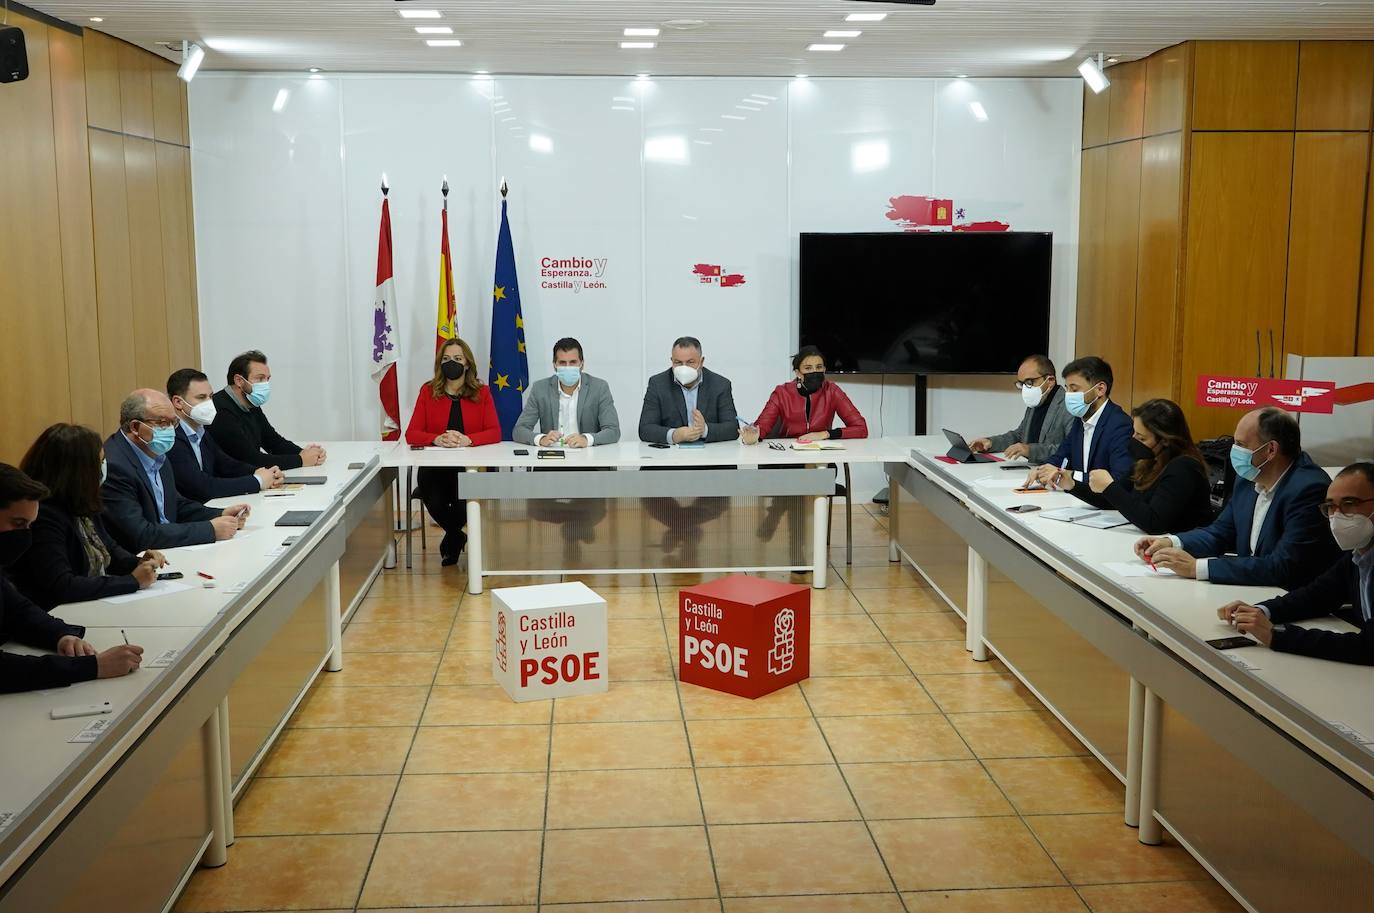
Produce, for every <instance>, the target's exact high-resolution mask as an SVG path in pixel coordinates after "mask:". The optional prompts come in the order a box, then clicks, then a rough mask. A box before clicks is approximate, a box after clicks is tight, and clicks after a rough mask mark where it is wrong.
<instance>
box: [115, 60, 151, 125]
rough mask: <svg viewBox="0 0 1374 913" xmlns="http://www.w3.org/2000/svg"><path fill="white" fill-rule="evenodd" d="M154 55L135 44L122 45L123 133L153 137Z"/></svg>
mask: <svg viewBox="0 0 1374 913" xmlns="http://www.w3.org/2000/svg"><path fill="white" fill-rule="evenodd" d="M151 60H152V55H151V54H149V53H148V52H147V51H145V50H143V49H142V48H137V47H134V46H133V45H132V44H125V43H124V42H122V41H121V42H120V43H119V105H120V110H121V113H122V114H123V118H124V127H123V129H124V132H125V133H127V134H129V135H131V136H144V137H148V138H149V139H151V138H152V136H153V81H152V69H151V67H150V66H149V64H150V62H151Z"/></svg>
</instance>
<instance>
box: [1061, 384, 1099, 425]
mask: <svg viewBox="0 0 1374 913" xmlns="http://www.w3.org/2000/svg"><path fill="white" fill-rule="evenodd" d="M1085 397H1086V394H1085V393H1084V392H1083V391H1082V390H1065V391H1064V408H1065V409H1068V410H1069V415H1072V416H1073V417H1074V418H1082V417H1083V416H1085V415H1087V414H1088V408H1089V407H1090V406H1092V404H1093V403H1095V402H1097V401H1098V399H1100V398H1101V397H1097V396H1094V397H1093V399H1092V402H1088V401H1087V400H1086V399H1085Z"/></svg>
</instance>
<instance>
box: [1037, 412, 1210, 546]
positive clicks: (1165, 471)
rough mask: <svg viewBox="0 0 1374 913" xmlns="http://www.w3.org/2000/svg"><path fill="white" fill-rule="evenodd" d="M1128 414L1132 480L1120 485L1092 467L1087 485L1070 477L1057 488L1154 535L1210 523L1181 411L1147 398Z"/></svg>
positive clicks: (1205, 488)
mask: <svg viewBox="0 0 1374 913" xmlns="http://www.w3.org/2000/svg"><path fill="white" fill-rule="evenodd" d="M1131 416H1132V424H1133V426H1134V432H1133V434H1132V436H1131V439H1130V440H1129V441H1128V442H1127V444H1128V446H1129V447H1130V450H1131V457H1132V458H1133V459H1134V460H1135V465H1134V466H1133V467H1132V469H1131V476H1130V481H1131V483H1132V485H1123V484H1121V481H1120V480H1118V479H1115V478H1113V476H1112V474H1111V472H1110V471H1109V470H1106V469H1094V470H1092V472H1090V473H1088V481H1087V484H1086V485H1085V484H1084V483H1082V482H1075V481H1074V480H1073V477H1072V476H1069V477H1067V478H1065V479H1064V480H1063V483H1062V487H1063V488H1064V489H1065V490H1067V491H1070V492H1072V493H1073V494H1074V495H1076V496H1077V497H1078V498H1079V499H1081V500H1083V501H1086V502H1087V503H1089V504H1091V505H1093V506H1094V507H1100V508H1102V509H1103V510H1117V511H1120V512H1121V515H1122V516H1124V517H1125V518H1126V519H1127V520H1129V521H1130V522H1132V523H1134V524H1135V525H1136V526H1138V527H1140V528H1141V529H1142V530H1144V531H1145V532H1147V533H1151V534H1155V535H1160V534H1164V533H1171V532H1179V531H1181V530H1189V529H1195V528H1197V527H1200V526H1206V525H1207V524H1209V523H1211V522H1212V501H1211V486H1210V484H1209V483H1208V480H1207V464H1206V463H1205V462H1204V460H1203V458H1202V452H1201V451H1199V450H1198V448H1197V445H1196V444H1195V443H1193V436H1192V433H1191V432H1190V431H1189V429H1188V420H1187V419H1186V418H1185V417H1184V415H1183V410H1182V409H1180V408H1179V407H1178V404H1177V403H1175V402H1173V401H1172V400H1167V399H1152V400H1149V401H1147V402H1145V403H1143V404H1141V405H1139V406H1137V407H1136V408H1135V409H1134V410H1132V412H1131ZM1132 486H1133V487H1132Z"/></svg>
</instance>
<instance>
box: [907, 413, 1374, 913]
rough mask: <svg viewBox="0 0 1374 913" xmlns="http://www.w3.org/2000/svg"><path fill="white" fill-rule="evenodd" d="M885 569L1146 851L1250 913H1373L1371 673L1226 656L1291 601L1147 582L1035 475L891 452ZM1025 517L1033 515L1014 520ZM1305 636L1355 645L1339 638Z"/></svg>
mask: <svg viewBox="0 0 1374 913" xmlns="http://www.w3.org/2000/svg"><path fill="white" fill-rule="evenodd" d="M889 443H890V444H891V445H892V446H893V448H894V449H896V450H901V451H904V454H905V456H904V458H903V459H900V460H897V461H894V462H893V463H890V464H888V466H887V467H886V470H887V474H888V476H889V478H890V481H891V485H890V488H889V491H890V502H889V517H888V523H889V531H890V534H891V537H892V540H891V546H890V555H889V557H890V558H892V559H894V560H903V561H907V562H910V563H911V564H912V565H913V566H915V567H916V568H918V569H919V570H920V571H921V572H922V573H923V574H924V575H925V576H926V577H927V578H928V579H929V581H930V583H931V584H932V585H933V586H934V587H935V588H936V589H937V590H938V591H939V592H940V594H941V595H942V596H943V597H944V598H945V600H946V601H947V602H948V603H949V605H950V606H951V608H953V609H954V611H956V612H958V613H959V614H960V615H961V616H962V617H964V619H965V621H966V623H967V624H966V633H967V642H966V646H967V648H968V649H969V650H970V652H971V653H972V655H973V656H974V658H975V659H988V658H990V657H995V658H996V659H997V660H1000V661H1001V662H1002V663H1003V664H1004V665H1005V666H1006V668H1007V669H1008V670H1009V671H1010V672H1011V673H1012V674H1013V675H1014V676H1015V677H1016V678H1017V679H1019V681H1020V682H1021V684H1023V685H1024V686H1025V687H1026V688H1027V689H1028V690H1030V691H1031V692H1032V693H1034V694H1035V696H1036V697H1038V698H1039V699H1040V700H1041V701H1042V702H1043V703H1044V704H1045V706H1046V707H1048V708H1049V709H1050V711H1051V712H1052V713H1054V714H1055V715H1056V716H1057V717H1058V718H1059V719H1060V720H1061V721H1062V722H1063V723H1064V724H1065V725H1066V726H1067V727H1068V728H1069V729H1070V731H1072V732H1073V734H1074V735H1075V736H1076V737H1077V738H1078V739H1079V740H1081V741H1082V742H1083V744H1084V745H1085V746H1086V747H1087V748H1088V750H1089V751H1090V752H1092V754H1093V755H1095V756H1096V757H1097V758H1098V760H1099V761H1101V762H1102V763H1103V764H1104V765H1105V766H1106V767H1107V769H1108V770H1110V771H1111V772H1112V773H1113V774H1114V775H1116V776H1117V777H1118V778H1119V779H1120V780H1121V781H1122V782H1123V783H1124V784H1125V786H1126V790H1125V796H1126V800H1125V807H1124V809H1123V818H1124V820H1125V822H1126V823H1127V824H1130V825H1136V826H1138V827H1139V838H1140V840H1141V841H1142V842H1145V843H1158V842H1160V840H1161V830H1160V829H1161V826H1163V827H1167V828H1168V830H1169V832H1170V833H1171V834H1172V835H1174V837H1176V838H1177V839H1178V840H1179V842H1180V843H1182V844H1183V845H1184V846H1185V847H1186V848H1187V849H1188V850H1189V851H1190V852H1192V854H1193V855H1194V856H1195V857H1196V858H1197V859H1198V860H1199V861H1200V862H1202V864H1203V865H1204V866H1206V867H1207V868H1208V869H1209V870H1210V871H1211V872H1212V874H1213V875H1215V876H1216V877H1217V879H1218V880H1219V881H1220V882H1221V883H1222V884H1223V885H1224V886H1226V887H1227V888H1228V889H1229V890H1231V892H1232V893H1233V894H1234V895H1235V896H1236V897H1238V898H1239V899H1241V900H1242V901H1243V902H1244V903H1245V904H1246V905H1247V906H1249V908H1250V909H1252V910H1257V911H1262V913H1271V911H1281V913H1289V911H1292V913H1298V911H1305V913H1306V911H1312V910H1319V909H1329V910H1342V911H1344V910H1361V909H1363V910H1367V909H1371V901H1370V898H1371V897H1374V700H1371V696H1374V668H1371V667H1368V666H1356V665H1349V664H1342V663H1335V662H1329V661H1325V660H1319V659H1313V658H1309V657H1302V656H1295V655H1292V654H1285V653H1277V652H1274V651H1272V650H1269V649H1267V648H1264V647H1262V646H1259V645H1258V644H1257V645H1255V646H1252V647H1246V648H1240V649H1233V650H1228V651H1222V650H1217V649H1215V648H1214V647H1212V646H1210V645H1208V644H1207V643H1206V641H1207V640H1209V639H1216V638H1221V637H1229V636H1234V635H1236V634H1237V633H1238V632H1237V631H1235V630H1234V629H1233V628H1232V627H1231V626H1230V625H1229V624H1227V623H1225V622H1222V621H1221V620H1219V619H1218V617H1217V614H1216V610H1217V608H1218V607H1220V606H1222V605H1224V604H1226V603H1227V602H1230V601H1231V600H1236V599H1239V600H1244V601H1246V602H1250V603H1252V604H1253V603H1255V602H1258V601H1260V600H1262V599H1265V598H1267V597H1270V596H1273V595H1276V594H1278V593H1280V592H1282V591H1281V590H1279V589H1277V588H1274V587H1264V586H1223V585H1217V584H1212V583H1207V582H1200V581H1196V580H1190V579H1184V578H1180V577H1176V576H1168V575H1160V574H1157V573H1154V572H1152V571H1150V570H1149V569H1148V567H1147V566H1146V565H1145V564H1144V563H1143V562H1141V561H1139V560H1138V559H1137V558H1136V557H1135V555H1134V552H1133V545H1134V543H1135V541H1136V540H1137V539H1138V538H1140V536H1141V535H1142V533H1141V532H1140V530H1138V529H1136V528H1135V527H1133V526H1120V527H1116V528H1111V529H1096V528H1091V527H1087V526H1083V525H1081V524H1079V523H1071V522H1065V521H1063V520H1057V519H1051V518H1049V517H1047V516H1045V514H1046V513H1047V512H1048V511H1051V510H1053V509H1055V508H1062V507H1082V506H1083V502H1081V501H1079V500H1078V499H1077V498H1075V497H1074V496H1073V495H1071V494H1068V493H1064V492H1037V493H1027V494H1020V493H1017V492H1015V491H1014V490H1013V489H1014V488H1016V487H1018V486H1020V485H1021V484H1023V483H1024V481H1025V479H1026V470H1025V469H1024V468H1022V469H1019V470H1004V469H1001V468H1000V467H999V466H998V465H996V464H993V463H976V464H959V465H951V464H949V463H947V462H944V461H943V460H941V459H940V457H941V456H942V455H943V454H944V452H945V449H946V444H945V442H944V440H943V439H942V438H935V437H909V438H897V439H889ZM1019 504H1032V505H1036V506H1038V507H1039V508H1041V509H1040V510H1038V511H1035V512H1030V513H1011V512H1009V511H1008V508H1010V507H1013V506H1016V505H1019ZM1304 624H1306V625H1308V626H1311V627H1318V628H1325V629H1329V630H1343V631H1350V630H1354V628H1353V627H1352V626H1351V625H1348V624H1346V623H1345V622H1344V621H1341V620H1339V619H1338V618H1335V617H1331V618H1324V619H1314V620H1312V621H1309V622H1304Z"/></svg>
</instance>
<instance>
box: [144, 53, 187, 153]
mask: <svg viewBox="0 0 1374 913" xmlns="http://www.w3.org/2000/svg"><path fill="white" fill-rule="evenodd" d="M150 75H151V77H152V86H153V137H154V138H155V139H157V140H158V141H159V142H163V143H178V144H180V145H183V146H184V145H186V124H185V122H184V120H183V118H184V116H185V112H184V111H183V109H182V104H181V100H182V96H183V95H184V94H185V91H186V83H184V82H182V81H181V80H180V79H178V78H177V71H176V68H175V67H173V66H172V65H170V64H166V65H164V64H163V62H162V61H158V60H154V61H152V65H151V73H150Z"/></svg>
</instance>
